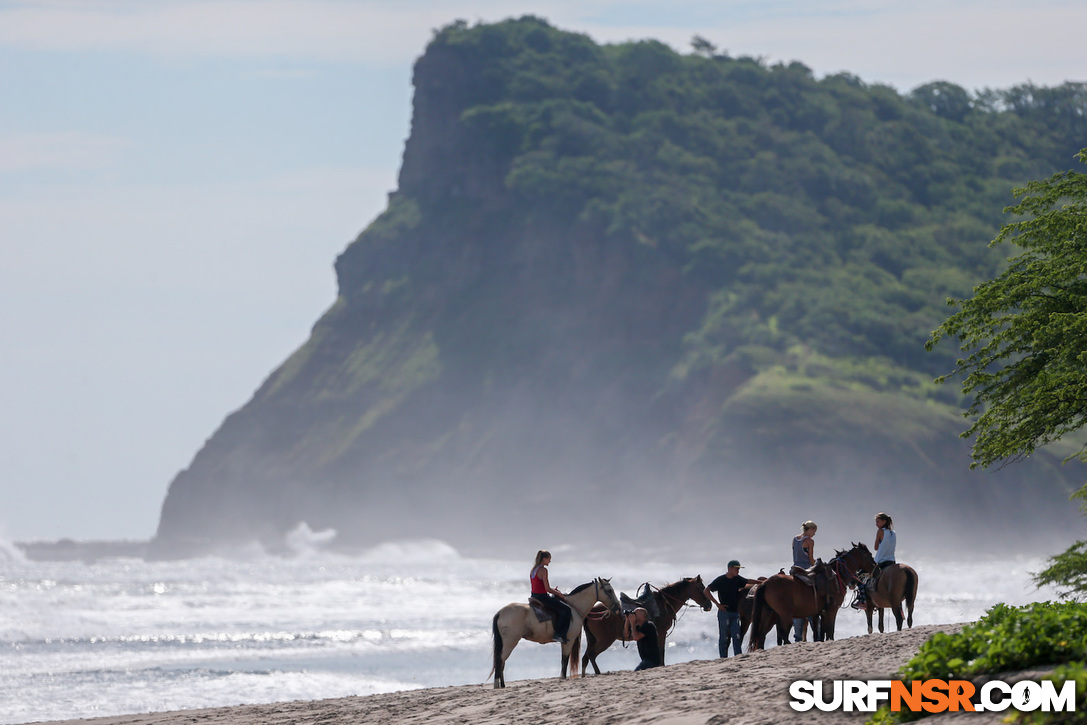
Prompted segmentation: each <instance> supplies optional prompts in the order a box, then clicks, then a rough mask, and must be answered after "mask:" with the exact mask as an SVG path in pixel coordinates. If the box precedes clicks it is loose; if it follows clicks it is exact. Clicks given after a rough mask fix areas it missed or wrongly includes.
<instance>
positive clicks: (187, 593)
mask: <svg viewBox="0 0 1087 725" xmlns="http://www.w3.org/2000/svg"><path fill="white" fill-rule="evenodd" d="M333 538H334V532H317V533H314V532H311V531H309V530H308V529H305V528H300V529H299V530H298V531H296V532H295V533H294V535H293V538H292V541H291V545H292V547H293V548H294V550H295V552H296V555H295V556H293V557H287V558H284V557H273V556H267V555H265V554H263V553H262V552H261V551H260V550H259V549H258V548H256V547H254V548H253V549H252V550H251V551H249V552H246V555H244V556H242V557H241V558H236V559H223V558H202V559H189V560H182V561H169V562H161V561H159V562H147V561H143V560H140V559H109V560H102V561H99V562H96V563H92V564H85V563H81V562H40V561H28V560H27V559H26V558H24V557H23V556H22V554H21V552H20V551H19V550H18V549H17V548H15V547H13V546H10V545H8V544H3V545H0V611H2V612H3V615H2V617H0V724H7V723H24V722H31V721H36V720H54V719H69V718H79V717H94V716H102V715H114V714H123V713H138V712H150V711H164V710H175V709H191V708H201V707H214V706H229V705H239V704H252V703H266V702H275V701H287V700H295V699H307V700H308V699H321V698H330V697H341V696H348V695H368V694H374V693H380V692H390V691H396V690H405V689H413V688H420V687H431V686H446V685H464V684H483V683H485V682H486V681H487V677H488V671H489V670H490V667H491V659H490V658H491V632H490V626H491V618H492V617H493V615H494V613H495V612H496V611H497V610H498V609H499V608H500V607H501V606H503V605H504V604H506V603H508V602H511V601H524V600H525V599H526V597H527V592H528V582H527V578H528V570H529V568H530V566H531V563H532V557H533V555H534V554H535V551H534V550H533V551H528V550H525V551H510V550H504V551H503V552H502V555H503V558H482V557H467V556H463V555H461V554H460V553H458V552H457V551H456V550H455V549H453V548H452V547H450V546H448V545H446V544H444V543H442V542H439V541H415V542H396V543H387V544H383V545H381V546H378V547H375V548H373V549H370V550H368V551H366V552H364V553H361V554H359V555H355V556H344V555H340V554H335V553H332V552H329V551H327V550H326V549H325V548H324V547H325V546H326V545H327V544H328V543H329V542H330V541H331V540H332V539H333ZM821 543H822V544H823V548H822V550H821V551H820V552H819V553H821V554H823V555H829V554H831V553H832V552H831V551H829V549H831V547H830V546H829V543H835V544H837V545H839V546H841V545H844V544H845V542H821ZM549 548H551V551H552V553H553V554H554V562H553V564H552V566H551V578H552V582H553V583H554V584H555V585H557V586H558V587H559V588H561V589H563V590H564V591H569V590H570V589H572V588H573V587H575V586H577V585H578V584H582V583H584V582H587V581H590V580H591V579H592V578H594V577H596V576H605V577H612V583H613V585H614V586H615V588H616V590H617V591H620V590H621V591H625V592H627V593H628V594H634V593H635V591H636V589H637V588H638V586H639V585H640V584H641V583H642V582H645V581H649V582H652V583H653V584H655V585H657V586H663V585H665V584H667V583H669V582H672V581H675V580H677V579H679V578H681V577H683V576H694V575H696V574H701V575H702V577H703V579H704V580H705V581H707V582H708V581H709V580H710V579H712V578H713V577H715V576H717V575H718V574H720V573H722V572H723V565H724V561H725V560H727V558H731V557H730V555H729V554H723V555H722V556H720V557H718V556H716V555H715V554H714V553H713V552H712V551H709V550H708V549H706V548H700V549H692V550H687V551H686V552H683V551H673V552H670V553H669V555H668V557H667V558H662V557H661V556H659V555H648V554H645V553H641V552H639V551H637V550H635V549H633V548H630V549H626V550H624V551H617V552H609V553H607V554H606V555H604V554H592V553H589V552H586V551H581V550H577V549H572V548H569V547H567V548H563V547H557V546H550V547H549ZM781 548H782V549H784V548H785V547H784V545H783V546H782V547H781ZM747 554H749V555H746V556H743V555H741V558H743V559H744V564H745V566H746V568H745V569H744V571H743V573H744V574H745V575H747V576H759V575H768V574H772V573H774V572H776V571H777V570H778V569H779V568H780V567H782V566H784V565H786V564H787V563H788V562H787V561H786V560H785V558H786V557H785V553H784V552H782V555H781V556H780V557H779V556H777V555H769V554H768V553H766V552H747ZM516 555H520V556H519V558H516V559H514V558H512V557H513V556H516ZM899 559H900V561H904V562H906V563H909V564H911V565H913V566H914V567H915V568H916V569H917V571H918V574H919V578H920V586H919V596H918V600H917V606H916V610H915V624H933V623H946V622H959V621H967V620H973V619H976V618H977V617H979V616H980V615H981V614H983V613H984V611H985V610H986V609H987V608H988V607H989V606H991V605H992V604H994V603H996V602H1000V601H1003V602H1008V603H1011V604H1023V603H1026V602H1028V601H1036V600H1042V599H1048V598H1052V597H1053V596H1054V592H1052V591H1039V590H1036V589H1035V588H1034V587H1033V586H1032V585H1031V584H1030V572H1032V571H1037V570H1038V569H1040V568H1041V567H1042V566H1043V559H1042V558H1041V557H1023V558H1019V559H1011V560H1009V559H1007V558H1005V559H1003V560H986V561H976V560H974V561H971V560H970V557H968V556H963V557H962V558H961V559H960V560H953V561H940V560H939V559H936V558H932V557H924V556H922V557H911V556H909V548H908V546H903V544H902V543H901V542H900V552H899ZM891 621H893V619H892V620H891ZM891 626H893V624H892V625H891ZM864 628H865V625H864V617H863V615H861V614H859V613H855V612H853V611H851V610H843V611H842V612H841V613H840V614H839V618H838V625H837V635H838V638H843V637H848V636H855V635H859V634H862V633H863V632H864ZM716 656H717V624H716V617H715V616H714V615H713V614H712V613H705V612H702V611H701V610H700V609H698V608H696V607H690V608H688V609H686V610H684V611H683V612H682V613H681V616H680V620H679V622H678V624H677V626H676V627H675V629H674V630H673V632H672V634H671V636H670V638H669V650H668V654H667V661H668V662H669V663H676V662H683V661H688V660H694V659H712V658H714V657H716ZM637 660H638V658H637V654H636V651H635V649H634V648H623V647H622V646H621V645H619V644H617V645H615V646H614V647H613V648H612V649H611V650H609V651H608V652H606V653H604V654H603V655H601V656H600V657H599V658H598V662H599V663H600V665H601V668H602V669H604V670H605V671H607V670H627V669H633V667H634V666H635V665H636V664H637ZM558 673H559V648H558V647H557V646H554V645H546V646H541V645H537V644H533V643H524V642H523V643H521V644H520V645H519V646H518V647H517V649H516V650H514V652H513V654H512V656H511V657H510V660H509V662H508V663H507V677H509V678H510V679H511V680H512V679H524V678H537V677H556V676H557V675H558Z"/></svg>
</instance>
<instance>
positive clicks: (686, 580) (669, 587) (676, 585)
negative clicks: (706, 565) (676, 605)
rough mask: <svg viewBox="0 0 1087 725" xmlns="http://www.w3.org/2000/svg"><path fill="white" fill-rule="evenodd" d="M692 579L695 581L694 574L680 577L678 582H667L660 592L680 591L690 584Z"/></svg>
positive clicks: (671, 592) (672, 592)
mask: <svg viewBox="0 0 1087 725" xmlns="http://www.w3.org/2000/svg"><path fill="white" fill-rule="evenodd" d="M692 581H694V577H693V576H685V577H683V578H682V579H680V580H679V581H678V582H672V583H671V584H665V585H664V586H663V587H661V588H660V592H661V594H674V593H675V592H677V591H679V590H680V589H682V588H683V587H685V586H687V585H688V584H690V583H691V582H692Z"/></svg>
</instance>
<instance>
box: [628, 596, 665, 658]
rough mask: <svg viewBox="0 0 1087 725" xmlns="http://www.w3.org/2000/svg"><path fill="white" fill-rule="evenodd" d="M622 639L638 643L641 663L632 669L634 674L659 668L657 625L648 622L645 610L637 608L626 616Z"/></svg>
mask: <svg viewBox="0 0 1087 725" xmlns="http://www.w3.org/2000/svg"><path fill="white" fill-rule="evenodd" d="M623 639H625V640H631V639H633V640H635V641H636V642H637V643H638V656H639V657H641V658H642V661H641V662H639V663H638V666H637V667H635V668H634V671H635V672H637V671H638V670H648V669H649V668H650V667H660V666H661V650H660V643H659V642H658V641H657V625H655V624H653V622H651V621H649V612H647V611H645V609H643V608H641V607H638V608H637V609H635V610H634V611H633V612H631V613H630V614H628V615H627V617H626V622H625V623H624V624H623Z"/></svg>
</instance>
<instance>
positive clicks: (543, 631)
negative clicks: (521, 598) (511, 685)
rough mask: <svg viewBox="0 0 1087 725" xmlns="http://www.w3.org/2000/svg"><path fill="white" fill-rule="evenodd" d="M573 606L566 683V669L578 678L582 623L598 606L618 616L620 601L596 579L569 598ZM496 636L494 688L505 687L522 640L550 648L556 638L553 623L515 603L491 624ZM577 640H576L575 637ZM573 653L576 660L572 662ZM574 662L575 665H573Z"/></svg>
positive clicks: (607, 582) (606, 581)
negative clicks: (508, 666) (511, 659)
mask: <svg viewBox="0 0 1087 725" xmlns="http://www.w3.org/2000/svg"><path fill="white" fill-rule="evenodd" d="M565 601H566V603H567V604H568V605H570V610H571V614H572V616H571V618H570V628H569V629H568V630H567V632H569V634H570V636H569V637H568V641H567V642H565V643H564V644H563V645H562V678H563V679H566V668H567V666H568V665H569V666H570V667H571V674H573V675H577V658H578V650H579V649H581V622H582V620H584V619H585V615H586V614H588V612H589V609H590V608H591V607H592V606H593V605H594V604H596V603H597V602H603V603H604V606H605V608H606V609H608V610H610V611H612V612H614V613H616V614H618V612H619V598H618V597H617V596H615V590H614V589H612V588H611V580H610V579H601V578H600V577H597V578H596V579H594V580H593V581H591V582H589V583H588V584H582V585H581V586H579V587H576V588H575V589H574V590H573V591H571V592H570V593H569V594H567V595H566V600H565ZM491 634H492V635H493V636H494V669H493V670H492V672H494V686H495V688H496V689H497V688H499V687H505V686H506V660H507V659H508V658H509V656H510V653H511V652H513V648H514V647H516V646H517V643H518V642H520V641H521V640H522V639H527V640H530V641H532V642H539V643H540V644H547V643H549V642H551V641H552V640H553V639H554V638H555V624H554V622H552V621H547V622H541V621H539V618H538V617H537V616H536V613H535V612H533V611H532V607H531V606H529V605H528V604H521V603H519V602H514V603H512V604H507V605H506V606H504V607H502V608H501V609H499V610H498V613H497V614H495V615H494V620H493V621H492V623H491ZM575 634H576V635H577V636H574V635H575ZM571 653H572V654H573V659H572V660H571ZM571 662H572V664H571Z"/></svg>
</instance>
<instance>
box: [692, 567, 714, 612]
mask: <svg viewBox="0 0 1087 725" xmlns="http://www.w3.org/2000/svg"><path fill="white" fill-rule="evenodd" d="M687 594H688V595H690V597H691V599H693V600H694V601H695V603H697V604H698V606H700V607H702V611H704V612H708V611H710V610H711V609H713V602H711V601H710V598H709V597H707V596H706V585H705V584H703V583H702V575H701V574H699V575H698V576H696V577H693V578H691V577H688V578H687Z"/></svg>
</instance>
